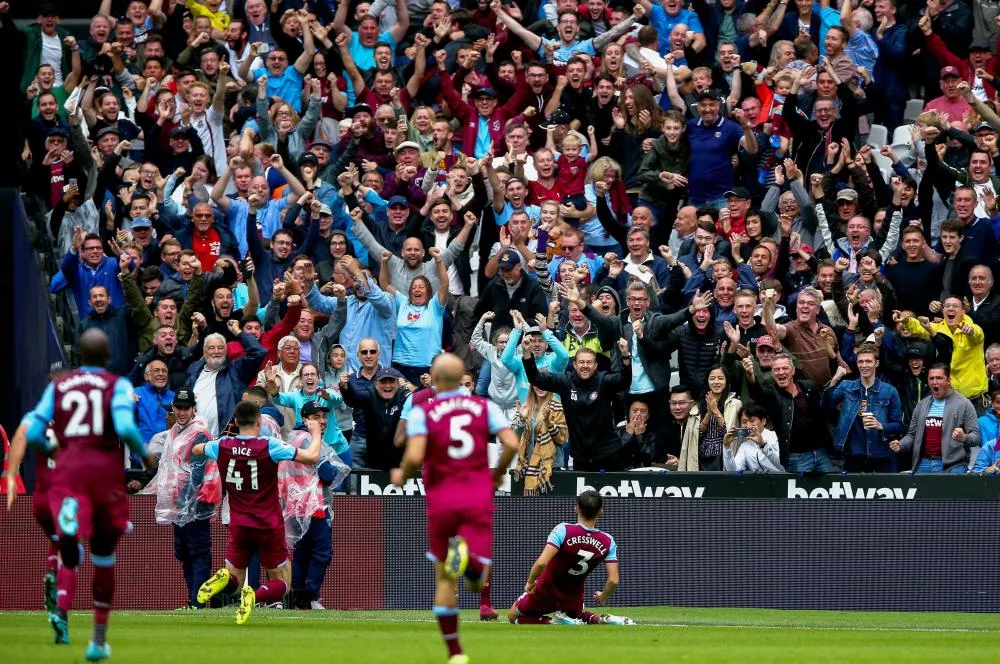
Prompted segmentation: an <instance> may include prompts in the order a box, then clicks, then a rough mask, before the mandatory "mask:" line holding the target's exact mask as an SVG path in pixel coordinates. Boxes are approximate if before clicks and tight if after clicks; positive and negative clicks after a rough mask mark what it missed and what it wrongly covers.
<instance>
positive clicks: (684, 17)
mask: <svg viewBox="0 0 1000 664" xmlns="http://www.w3.org/2000/svg"><path fill="white" fill-rule="evenodd" d="M681 23H683V24H684V25H686V26H687V27H688V30H690V31H691V32H697V33H701V34H704V33H705V28H703V27H701V19H699V18H698V15H697V14H695V13H694V12H693V11H690V10H688V9H682V10H680V11H679V12H677V15H676V16H670V15H669V14H667V11H666V10H665V9H664V8H663V7H662V6H660V5H659V4H653V6H652V7H651V8H650V10H649V24H650V25H651V26H653V27H654V28H656V34H658V35H659V36H660V43H659V45H658V46H659V48H658V50H659V52H660V55H666V54H667V53H669V52H670V31H671V30H673V29H674V28H675V27H676V26H677V25H679V24H681Z"/></svg>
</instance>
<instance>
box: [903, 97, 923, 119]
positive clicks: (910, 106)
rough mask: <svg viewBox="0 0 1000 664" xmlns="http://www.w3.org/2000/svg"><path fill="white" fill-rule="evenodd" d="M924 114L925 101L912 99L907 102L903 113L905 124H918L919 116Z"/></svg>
mask: <svg viewBox="0 0 1000 664" xmlns="http://www.w3.org/2000/svg"><path fill="white" fill-rule="evenodd" d="M923 112H924V100H923V99H910V100H909V101H907V102H906V110H904V111H903V121H904V122H916V120H917V116H919V115H920V114H921V113H923Z"/></svg>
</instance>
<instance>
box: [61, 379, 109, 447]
mask: <svg viewBox="0 0 1000 664" xmlns="http://www.w3.org/2000/svg"><path fill="white" fill-rule="evenodd" d="M101 405H102V404H101V391H100V390H90V391H89V392H86V393H84V392H67V393H66V394H64V395H63V398H62V400H61V401H60V402H59V408H61V409H62V410H64V411H67V410H72V411H73V413H72V414H71V415H70V416H69V422H67V423H66V431H65V432H64V433H65V434H66V436H68V437H77V436H89V435H90V434H91V433H93V434H94V435H95V436H100V435H102V434H103V433H104V413H103V410H104V409H103V408H102V407H101ZM88 411H89V412H88ZM88 415H89V418H88ZM87 419H89V420H90V423H87Z"/></svg>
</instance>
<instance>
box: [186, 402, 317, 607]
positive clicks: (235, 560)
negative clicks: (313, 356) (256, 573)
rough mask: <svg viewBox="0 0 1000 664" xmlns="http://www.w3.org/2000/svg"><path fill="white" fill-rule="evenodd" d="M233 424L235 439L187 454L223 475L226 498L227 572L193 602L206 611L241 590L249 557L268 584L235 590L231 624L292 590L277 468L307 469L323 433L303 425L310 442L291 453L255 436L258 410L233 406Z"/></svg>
mask: <svg viewBox="0 0 1000 664" xmlns="http://www.w3.org/2000/svg"><path fill="white" fill-rule="evenodd" d="M236 424H237V426H239V428H240V435H239V436H236V437H223V438H220V439H218V440H213V441H211V442H208V443H199V444H197V445H195V446H194V447H192V448H191V453H192V454H195V455H202V454H204V455H205V456H207V457H208V458H209V459H215V460H216V461H217V462H218V464H219V472H220V473H221V474H222V481H223V487H224V488H225V490H226V491H227V492H228V493H229V512H230V515H231V517H230V522H229V544H228V545H227V547H226V566H225V567H223V568H222V569H220V570H219V571H218V572H216V573H215V574H214V575H213V576H212V578H210V579H209V580H208V581H206V582H205V583H203V584H202V585H201V588H199V589H198V602H199V603H200V604H202V605H205V606H207V605H208V602H209V600H211V599H212V597H213V596H215V595H216V594H217V593H219V592H221V591H223V590H226V591H230V592H235V591H236V589H238V588H240V587H241V586H243V579H244V578H245V577H246V571H247V565H249V563H250V556H251V555H252V554H253V552H254V551H257V552H259V553H260V562H261V565H263V566H264V567H265V568H266V569H267V578H268V581H267V583H264V584H262V585H261V586H260V587H259V588H258V589H257V592H256V593H255V592H254V589H253V588H251V587H250V586H245V587H243V588H242V589H241V590H240V603H239V606H238V607H237V608H236V624H237V625H242V624H243V623H245V622H246V621H247V620H248V619H249V618H250V612H251V611H253V605H254V603H255V602H258V601H259V602H261V603H263V604H270V603H271V602H280V601H281V599H282V598H283V597H284V596H285V592H286V591H287V590H288V587H289V586H290V585H291V580H292V575H291V571H290V570H289V565H288V547H287V546H286V545H285V518H284V516H282V513H281V504H280V502H279V501H278V463H279V462H281V461H298V462H299V463H304V464H307V465H312V464H314V463H316V462H317V461H318V460H319V458H320V448H321V446H322V444H323V429H322V427H321V425H320V423H319V422H318V421H316V420H308V421H307V422H306V425H307V426H308V429H309V433H310V435H312V442H311V443H310V444H309V446H308V447H306V448H299V449H296V448H294V447H292V446H291V445H289V444H288V443H285V442H283V441H281V440H278V439H277V438H268V437H265V436H261V435H260V427H261V415H260V408H259V407H258V406H257V404H255V403H253V402H250V401H241V402H239V403H238V404H236Z"/></svg>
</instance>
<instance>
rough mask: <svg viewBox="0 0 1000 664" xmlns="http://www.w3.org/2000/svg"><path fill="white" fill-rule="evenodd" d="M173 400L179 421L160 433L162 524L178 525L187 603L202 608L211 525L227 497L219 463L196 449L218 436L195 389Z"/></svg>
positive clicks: (159, 518) (159, 511)
mask: <svg viewBox="0 0 1000 664" xmlns="http://www.w3.org/2000/svg"><path fill="white" fill-rule="evenodd" d="M136 392H137V393H138V390H137V391H136ZM172 400H173V403H172V404H171V405H172V414H173V423H172V424H171V425H170V426H169V427H166V426H164V427H163V429H160V431H161V432H162V433H160V434H159V435H158V436H157V437H158V438H160V439H161V440H162V444H163V449H162V451H161V453H160V462H159V464H158V465H157V468H156V478H155V479H156V481H155V485H156V511H155V515H156V522H157V523H158V524H160V525H165V526H167V525H169V526H173V534H174V550H175V551H176V552H177V557H178V558H179V560H180V563H181V566H182V567H183V568H184V570H185V577H184V581H185V584H186V585H187V595H188V599H187V604H186V606H188V607H190V608H198V607H200V606H201V604H199V603H198V588H199V587H200V586H201V584H202V583H204V582H205V581H206V580H207V579H208V577H209V576H211V573H212V569H211V566H212V534H211V531H210V529H209V526H210V524H211V520H212V517H213V516H214V515H215V506H216V504H218V503H219V502H220V501H221V498H222V486H221V482H220V477H219V468H218V465H217V464H216V462H215V461H212V460H210V459H206V458H205V457H202V456H193V455H192V454H191V448H192V447H193V446H194V445H195V444H198V443H207V442H208V441H210V440H211V439H212V432H211V431H209V429H208V427H207V426H206V425H205V422H204V420H202V419H201V418H200V417H198V415H197V409H196V407H195V398H194V392H193V391H192V390H191V389H189V388H183V389H180V390H178V391H177V393H176V394H172Z"/></svg>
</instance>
